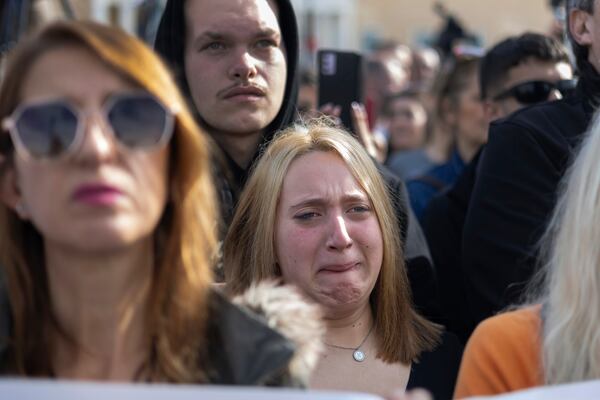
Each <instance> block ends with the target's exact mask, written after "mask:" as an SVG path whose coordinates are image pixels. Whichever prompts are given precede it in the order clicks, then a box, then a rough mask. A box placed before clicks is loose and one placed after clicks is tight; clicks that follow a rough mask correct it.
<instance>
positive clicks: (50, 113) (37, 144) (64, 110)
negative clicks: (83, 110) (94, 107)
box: [16, 102, 77, 158]
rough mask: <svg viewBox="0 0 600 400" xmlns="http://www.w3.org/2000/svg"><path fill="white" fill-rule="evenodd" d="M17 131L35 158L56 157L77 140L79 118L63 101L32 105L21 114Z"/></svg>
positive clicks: (17, 122) (23, 143) (17, 123)
mask: <svg viewBox="0 0 600 400" xmlns="http://www.w3.org/2000/svg"><path fill="white" fill-rule="evenodd" d="M16 128H17V129H16V130H17V132H18V136H19V140H20V141H21V143H22V145H23V146H24V147H25V148H26V149H27V151H28V152H29V153H30V155H31V156H33V157H36V158H46V157H55V156H57V155H59V154H62V153H63V152H64V151H65V150H66V149H67V148H68V147H69V146H70V145H71V144H72V143H73V141H74V140H75V135H76V133H77V115H75V113H74V112H73V111H72V110H71V109H70V108H69V107H67V106H66V105H65V104H63V103H59V102H56V103H45V104H37V105H31V106H28V107H26V108H25V109H23V110H22V111H21V113H20V115H19V118H18V119H17V121H16Z"/></svg>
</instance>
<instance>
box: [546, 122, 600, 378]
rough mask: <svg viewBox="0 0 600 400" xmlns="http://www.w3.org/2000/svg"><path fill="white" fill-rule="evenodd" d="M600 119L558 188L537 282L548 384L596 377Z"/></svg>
mask: <svg viewBox="0 0 600 400" xmlns="http://www.w3.org/2000/svg"><path fill="white" fill-rule="evenodd" d="M599 153H600V119H599V118H598V117H596V118H595V119H594V121H593V124H592V125H591V128H590V129H589V132H588V133H587V136H586V137H585V139H584V140H583V142H582V144H581V145H580V149H579V153H578V156H577V158H576V159H575V160H574V163H573V164H572V166H571V167H570V168H569V170H568V171H567V173H566V175H565V177H564V179H563V181H562V183H561V188H560V192H559V193H560V195H559V199H558V203H557V206H556V209H555V211H554V214H553V216H552V219H551V221H550V224H549V226H548V229H547V232H546V234H545V236H544V238H543V248H542V254H543V256H542V259H543V260H545V263H544V265H542V267H541V269H540V271H539V274H538V276H537V278H536V280H537V282H538V284H539V282H542V283H541V287H542V289H541V293H540V298H538V301H540V300H541V302H542V304H543V313H542V315H543V332H542V347H543V349H542V354H543V369H544V379H545V381H546V383H547V384H561V383H567V382H575V381H582V380H589V379H598V378H600V245H599V243H600V209H599V206H600V163H599V162H598V154H599Z"/></svg>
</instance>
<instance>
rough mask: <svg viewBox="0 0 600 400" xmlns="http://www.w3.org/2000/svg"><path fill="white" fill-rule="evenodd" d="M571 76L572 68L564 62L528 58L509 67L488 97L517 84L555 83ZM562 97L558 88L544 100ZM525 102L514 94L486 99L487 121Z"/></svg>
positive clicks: (503, 115) (511, 110) (505, 113)
mask: <svg viewBox="0 0 600 400" xmlns="http://www.w3.org/2000/svg"><path fill="white" fill-rule="evenodd" d="M572 78H573V69H572V68H571V66H570V65H569V64H568V63H566V62H560V63H555V62H549V61H540V60H537V59H535V58H529V59H527V60H525V61H524V62H522V63H521V64H519V65H517V66H516V67H514V68H511V69H510V70H509V71H508V76H507V79H506V82H505V83H504V84H503V85H502V87H501V88H499V89H498V90H496V92H495V93H490V96H489V97H490V99H493V98H494V97H495V96H496V95H498V94H500V93H502V92H504V91H506V90H509V89H511V88H514V87H515V86H517V85H520V84H523V83H525V82H531V81H546V82H551V83H556V82H558V81H560V80H564V79H572ZM560 98H562V95H561V93H560V92H559V91H558V90H552V91H551V92H550V93H549V94H548V97H547V98H546V100H548V101H550V100H557V99H560ZM526 105H527V104H523V103H520V102H519V101H518V100H517V98H516V97H515V96H508V97H505V98H501V99H497V100H489V101H486V117H487V119H488V121H492V120H494V119H497V118H502V117H505V116H507V115H509V114H511V113H513V112H515V111H516V110H518V109H520V108H521V107H524V106H526Z"/></svg>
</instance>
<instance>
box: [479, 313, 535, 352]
mask: <svg viewBox="0 0 600 400" xmlns="http://www.w3.org/2000/svg"><path fill="white" fill-rule="evenodd" d="M540 312H541V306H539V305H536V306H530V307H525V308H521V309H518V310H514V311H508V312H505V313H501V314H498V315H495V316H493V317H490V318H488V319H486V320H484V321H483V322H481V323H480V324H479V325H478V326H477V328H476V329H475V331H474V332H473V335H472V336H471V338H470V339H469V342H468V343H467V350H468V349H469V347H473V346H476V345H477V346H486V345H494V346H495V347H497V346H501V345H504V344H506V345H509V346H510V345H512V344H515V343H519V342H520V344H522V342H521V341H522V340H529V339H531V338H535V337H537V336H539V328H540V324H541V317H540Z"/></svg>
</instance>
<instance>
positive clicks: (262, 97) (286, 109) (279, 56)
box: [155, 0, 438, 316]
mask: <svg viewBox="0 0 600 400" xmlns="http://www.w3.org/2000/svg"><path fill="white" fill-rule="evenodd" d="M155 48H156V50H157V51H158V53H160V54H161V55H162V56H163V57H164V58H165V59H166V61H167V62H168V63H169V64H170V65H171V66H172V68H173V70H174V72H175V75H176V77H177V79H178V81H179V84H180V88H181V89H182V91H183V92H184V94H185V95H186V96H187V98H188V99H189V101H190V105H192V106H193V107H192V108H194V109H195V110H196V117H197V120H198V122H199V123H200V124H201V125H202V126H203V127H204V129H205V130H206V131H207V132H208V133H209V134H210V136H211V137H212V138H213V140H214V141H215V142H216V143H217V145H218V148H219V149H220V150H221V151H220V152H219V153H220V154H217V155H215V163H214V167H215V177H216V183H217V186H218V190H219V194H220V201H221V213H222V223H223V224H222V229H223V230H222V234H223V236H224V233H225V232H226V229H227V226H228V225H229V222H230V221H231V218H232V216H233V213H234V210H235V206H236V204H237V200H238V197H239V194H240V192H241V190H242V189H243V186H244V184H245V182H246V179H247V177H248V171H249V170H250V167H251V166H252V164H253V162H254V161H255V160H256V159H257V158H258V156H259V155H260V151H261V149H262V148H263V147H264V146H265V145H266V144H268V142H269V141H270V139H271V138H272V137H273V135H274V134H275V133H276V132H277V131H278V130H280V129H282V128H285V127H287V126H288V125H290V124H291V123H292V122H293V121H294V119H295V117H296V97H297V64H298V28H297V25H296V17H295V15H294V10H293V8H292V5H291V2H290V0H168V1H167V4H166V8H165V11H164V14H163V16H162V19H161V23H160V26H159V29H158V33H157V37H156V43H155ZM382 175H383V176H384V178H385V179H386V181H387V183H388V186H389V187H390V191H391V192H392V193H391V198H392V200H393V202H394V206H395V208H396V216H397V219H398V224H399V226H400V231H401V233H402V237H401V239H402V243H403V244H404V255H405V258H406V260H407V266H408V274H409V279H410V281H411V287H412V290H413V296H414V302H415V304H416V305H417V307H419V308H420V310H421V311H422V312H423V313H424V314H425V315H428V316H432V315H434V316H435V315H437V310H438V305H437V295H436V293H437V288H436V284H435V275H434V271H433V267H432V263H431V256H430V255H429V249H428V248H427V243H426V242H425V238H424V235H423V232H422V231H421V228H420V226H419V225H418V222H417V221H416V219H415V217H414V215H413V214H412V212H411V211H410V208H409V205H408V200H407V197H406V188H405V187H404V184H403V183H402V182H401V181H399V180H398V179H397V178H395V177H394V176H393V175H392V174H391V173H389V172H387V171H384V170H382Z"/></svg>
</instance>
